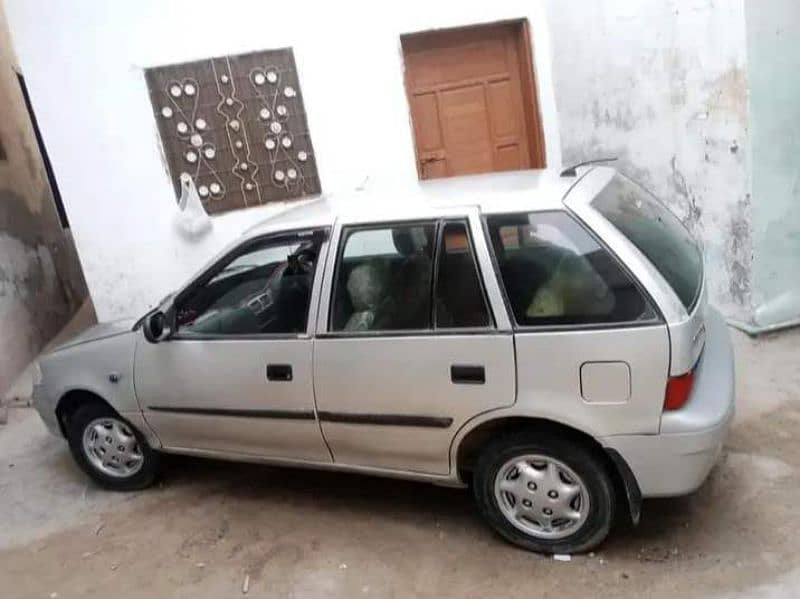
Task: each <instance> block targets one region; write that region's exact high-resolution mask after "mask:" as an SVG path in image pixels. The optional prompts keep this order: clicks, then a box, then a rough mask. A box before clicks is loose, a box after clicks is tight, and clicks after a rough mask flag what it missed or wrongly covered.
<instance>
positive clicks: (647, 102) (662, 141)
mask: <svg viewBox="0 0 800 599" xmlns="http://www.w3.org/2000/svg"><path fill="white" fill-rule="evenodd" d="M754 4H756V3H755V2H754ZM758 4H759V6H760V5H761V3H760V2H759V3H758ZM547 9H548V16H549V21H550V25H551V31H550V39H551V40H552V44H553V49H552V55H553V57H554V61H553V82H554V86H555V88H554V89H555V96H556V106H557V109H558V120H559V123H560V134H561V146H562V148H563V154H564V162H565V163H568V162H574V161H578V160H581V159H586V158H594V157H600V156H617V157H619V158H620V160H619V162H618V165H619V166H620V167H621V168H622V169H623V170H624V171H626V172H627V173H629V174H630V175H632V176H634V177H635V178H636V179H638V180H639V181H640V182H641V183H643V184H644V185H645V186H646V187H648V188H649V189H650V190H651V191H653V192H654V193H655V194H656V195H658V196H659V197H661V198H663V199H664V200H666V201H667V202H668V204H669V205H670V207H671V208H672V209H673V211H674V212H676V214H678V215H679V217H680V218H681V219H682V220H683V221H684V223H686V224H687V225H688V226H689V227H690V228H691V229H692V230H693V231H695V232H696V233H697V234H698V235H699V236H700V237H701V238H702V239H703V241H704V243H705V249H706V269H707V274H708V280H709V284H710V285H709V287H710V294H711V299H712V301H714V302H715V303H717V304H718V305H720V306H721V307H722V308H723V310H724V311H725V313H726V314H727V315H728V316H733V317H735V318H742V319H746V318H748V317H749V314H750V302H751V287H752V264H751V262H752V260H751V253H752V239H751V224H750V223H751V212H752V208H751V200H750V195H749V194H748V191H749V175H748V173H749V161H750V152H749V143H748V130H747V129H748V127H747V125H748V122H747V83H746V66H747V64H746V44H745V25H744V7H743V4H742V2H739V1H732V0H680V1H678V0H668V1H666V2H665V1H664V0H644V1H640V2H631V1H630V0H603V1H602V2H580V3H576V2H569V3H567V2H562V1H560V0H548V3H547ZM795 54H796V53H795Z"/></svg>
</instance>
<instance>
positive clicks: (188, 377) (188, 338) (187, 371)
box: [134, 230, 330, 462]
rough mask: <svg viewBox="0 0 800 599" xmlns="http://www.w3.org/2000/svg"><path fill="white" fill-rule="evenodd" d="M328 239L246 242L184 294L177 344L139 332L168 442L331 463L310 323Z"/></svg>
mask: <svg viewBox="0 0 800 599" xmlns="http://www.w3.org/2000/svg"><path fill="white" fill-rule="evenodd" d="M326 236H327V233H326V231H323V230H316V231H301V232H297V233H288V234H278V235H274V236H270V237H267V238H265V239H259V240H255V241H252V242H248V243H246V244H245V245H243V246H241V247H239V248H237V249H236V250H234V251H233V252H232V253H231V254H229V255H228V256H226V257H225V258H223V259H222V260H221V261H220V262H219V263H218V264H217V265H215V266H212V267H211V268H210V269H209V270H208V271H207V272H206V273H204V274H203V275H201V276H200V277H199V278H198V280H197V281H196V282H195V283H194V284H192V285H190V286H189V288H188V289H187V290H186V291H184V292H182V293H181V294H180V295H179V296H178V297H177V298H176V300H175V305H174V309H175V312H176V314H175V319H174V323H175V330H173V333H172V335H171V337H170V338H169V339H168V340H167V341H163V342H160V343H157V344H152V343H148V342H147V341H146V340H145V339H144V336H141V337H140V338H139V340H138V342H137V346H136V356H135V377H134V378H135V385H136V395H137V398H138V400H139V403H140V405H141V407H142V409H143V412H144V416H145V418H146V420H147V422H148V423H149V424H150V425H151V426H152V428H153V429H154V430H155V432H156V433H157V435H158V436H159V438H160V439H161V441H162V443H163V444H164V445H165V446H166V447H169V448H172V449H182V450H198V451H201V452H206V453H208V452H211V453H214V452H220V453H225V454H238V455H255V456H263V457H270V458H285V459H301V460H308V461H321V462H330V454H329V452H328V450H327V448H326V447H325V443H324V441H323V440H322V435H321V433H320V430H319V426H318V424H317V421H316V417H315V412H314V386H313V381H312V344H313V342H312V340H311V336H310V332H311V331H310V330H309V327H310V324H309V321H310V320H311V318H310V317H309V315H310V314H315V311H316V310H315V308H316V302H317V298H318V297H319V287H320V285H321V273H322V268H321V267H320V268H317V263H318V262H320V261H322V260H323V259H324V256H325V252H326V251H327V242H326Z"/></svg>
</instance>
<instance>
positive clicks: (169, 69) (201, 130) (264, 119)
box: [145, 48, 320, 214]
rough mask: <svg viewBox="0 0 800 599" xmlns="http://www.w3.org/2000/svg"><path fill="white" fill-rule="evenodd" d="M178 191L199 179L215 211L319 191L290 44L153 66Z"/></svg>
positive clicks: (156, 108) (153, 94)
mask: <svg viewBox="0 0 800 599" xmlns="http://www.w3.org/2000/svg"><path fill="white" fill-rule="evenodd" d="M145 78H146V80H147V85H148V88H149V90H150V99H151V101H152V104H153V112H154V114H155V118H156V121H157V123H158V130H159V133H160V135H161V142H162V145H163V148H164V155H165V157H166V160H167V164H168V166H169V172H170V176H171V178H172V182H173V185H174V187H175V193H176V196H177V197H180V175H181V173H183V172H185V173H188V174H189V175H190V176H191V177H192V179H193V180H194V183H195V186H196V187H197V191H198V194H199V195H200V199H201V201H202V202H203V205H204V206H205V208H206V211H207V212H208V213H209V214H213V213H217V212H224V211H226V210H236V209H239V208H246V207H248V206H258V205H260V204H265V203H268V202H274V201H281V200H287V199H292V198H299V197H302V196H305V195H309V194H315V193H319V191H320V182H319V177H318V175H317V165H316V161H315V157H314V149H313V147H312V145H311V137H310V136H309V132H308V123H307V121H306V113H305V109H304V107H303V96H302V93H301V91H300V83H299V81H298V76H297V68H296V66H295V62H294V54H293V53H292V50H291V48H284V49H281V50H267V51H263V52H253V53H250V54H240V55H237V56H227V57H221V58H211V59H208V60H198V61H195V62H188V63H184V64H176V65H168V66H163V67H156V68H152V69H147V71H145Z"/></svg>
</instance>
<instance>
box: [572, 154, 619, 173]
mask: <svg viewBox="0 0 800 599" xmlns="http://www.w3.org/2000/svg"><path fill="white" fill-rule="evenodd" d="M616 159H617V157H616V156H609V157H608V158H595V159H594V160H584V161H583V162H579V163H578V164H574V165H572V166H570V167H567V168H565V169H564V170H563V171H561V176H562V177H577V176H578V169H579V168H580V167H582V166H587V165H589V164H601V163H603V162H614V161H615V160H616Z"/></svg>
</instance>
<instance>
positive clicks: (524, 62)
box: [400, 17, 547, 180]
mask: <svg viewBox="0 0 800 599" xmlns="http://www.w3.org/2000/svg"><path fill="white" fill-rule="evenodd" d="M504 26H506V27H512V28H515V29H516V31H515V34H516V37H517V55H518V57H519V61H520V73H519V75H520V87H521V91H522V112H523V115H524V119H525V133H526V137H527V142H528V148H529V152H530V156H531V163H532V164H531V166H530V168H531V169H540V168H545V166H546V165H547V153H546V148H545V143H544V124H543V122H542V111H541V109H540V107H539V94H538V88H537V83H536V69H535V65H536V61H535V55H534V52H533V44H532V41H531V39H532V38H531V27H530V21H529V20H528V19H527V17H526V18H522V19H508V20H501V21H492V22H489V23H479V24H475V25H465V26H459V27H450V28H446V29H429V30H426V31H416V32H412V33H403V34H401V35H400V54H401V58H402V60H403V87H404V88H405V91H406V102H407V104H408V117H409V125H410V126H411V137H412V139H413V140H414V163H415V168H416V171H417V177H418V178H419V179H420V180H423V178H422V165H421V162H420V154H419V144H418V143H417V135H416V131H415V128H414V115H413V113H412V108H411V106H412V101H411V98H412V96H411V86H410V85H409V80H408V69H407V68H406V44H407V43H408V42H409V41H411V40H419V39H422V38H425V37H431V38H432V37H437V36H447V35H458V34H459V33H465V32H471V31H475V30H480V29H489V28H492V27H504Z"/></svg>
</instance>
